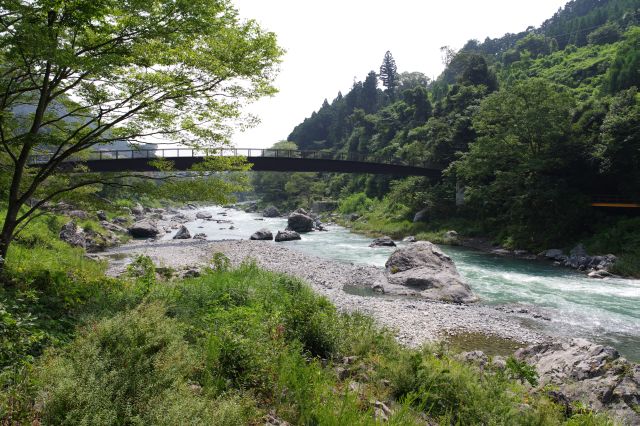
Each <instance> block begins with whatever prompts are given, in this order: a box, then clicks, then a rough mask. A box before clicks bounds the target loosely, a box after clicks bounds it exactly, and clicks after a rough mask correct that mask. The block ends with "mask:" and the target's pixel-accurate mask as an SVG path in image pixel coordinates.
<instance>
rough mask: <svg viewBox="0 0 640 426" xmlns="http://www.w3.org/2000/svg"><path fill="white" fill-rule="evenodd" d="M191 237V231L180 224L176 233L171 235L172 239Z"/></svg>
mask: <svg viewBox="0 0 640 426" xmlns="http://www.w3.org/2000/svg"><path fill="white" fill-rule="evenodd" d="M189 238H191V232H189V230H188V229H187V227H186V226H184V225H182V226H181V227H180V229H178V232H176V235H174V236H173V239H174V240H188V239H189Z"/></svg>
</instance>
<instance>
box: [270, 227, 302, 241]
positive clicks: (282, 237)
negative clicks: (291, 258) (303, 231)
mask: <svg viewBox="0 0 640 426" xmlns="http://www.w3.org/2000/svg"><path fill="white" fill-rule="evenodd" d="M301 239H302V238H301V237H300V234H298V233H297V232H296V231H291V230H284V231H278V233H277V234H276V242H278V243H279V242H281V241H293V240H301Z"/></svg>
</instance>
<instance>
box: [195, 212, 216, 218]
mask: <svg viewBox="0 0 640 426" xmlns="http://www.w3.org/2000/svg"><path fill="white" fill-rule="evenodd" d="M196 217H197V218H198V219H204V220H208V219H211V218H212V217H213V215H212V214H211V213H210V212H198V213H196Z"/></svg>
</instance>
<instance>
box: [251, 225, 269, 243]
mask: <svg viewBox="0 0 640 426" xmlns="http://www.w3.org/2000/svg"><path fill="white" fill-rule="evenodd" d="M249 239H250V240H268V241H271V240H273V234H272V233H271V231H270V230H268V229H267V228H261V229H258V230H257V231H256V232H254V233H253V234H252V235H251V236H250V237H249Z"/></svg>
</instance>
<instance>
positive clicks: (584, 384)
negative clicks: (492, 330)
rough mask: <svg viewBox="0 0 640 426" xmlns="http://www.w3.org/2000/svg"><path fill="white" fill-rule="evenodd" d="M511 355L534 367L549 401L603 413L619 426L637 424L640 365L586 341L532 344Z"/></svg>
mask: <svg viewBox="0 0 640 426" xmlns="http://www.w3.org/2000/svg"><path fill="white" fill-rule="evenodd" d="M514 356H515V357H516V358H517V359H519V360H520V361H524V362H526V363H528V364H531V365H533V366H534V367H535V369H536V371H537V373H538V375H539V385H538V387H539V388H540V389H546V388H552V389H555V390H554V394H553V395H550V396H551V397H552V399H556V400H563V401H567V402H568V404H567V406H568V407H569V409H570V407H572V406H575V405H576V404H577V403H581V404H584V405H586V406H587V407H589V408H591V409H593V410H598V411H606V412H608V413H609V414H610V415H612V416H613V417H615V418H616V419H617V420H618V421H620V422H621V423H622V424H629V425H632V424H634V425H635V424H640V413H639V412H638V411H637V407H638V406H639V405H640V365H638V364H634V363H631V362H629V361H627V360H626V359H625V358H622V357H621V356H620V354H619V353H618V351H617V350H615V349H614V348H612V347H609V346H603V345H598V344H595V343H592V342H589V341H588V340H585V339H572V340H570V341H568V342H553V343H542V344H538V345H532V346H529V347H526V348H522V349H519V350H518V351H516V353H515V354H514Z"/></svg>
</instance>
